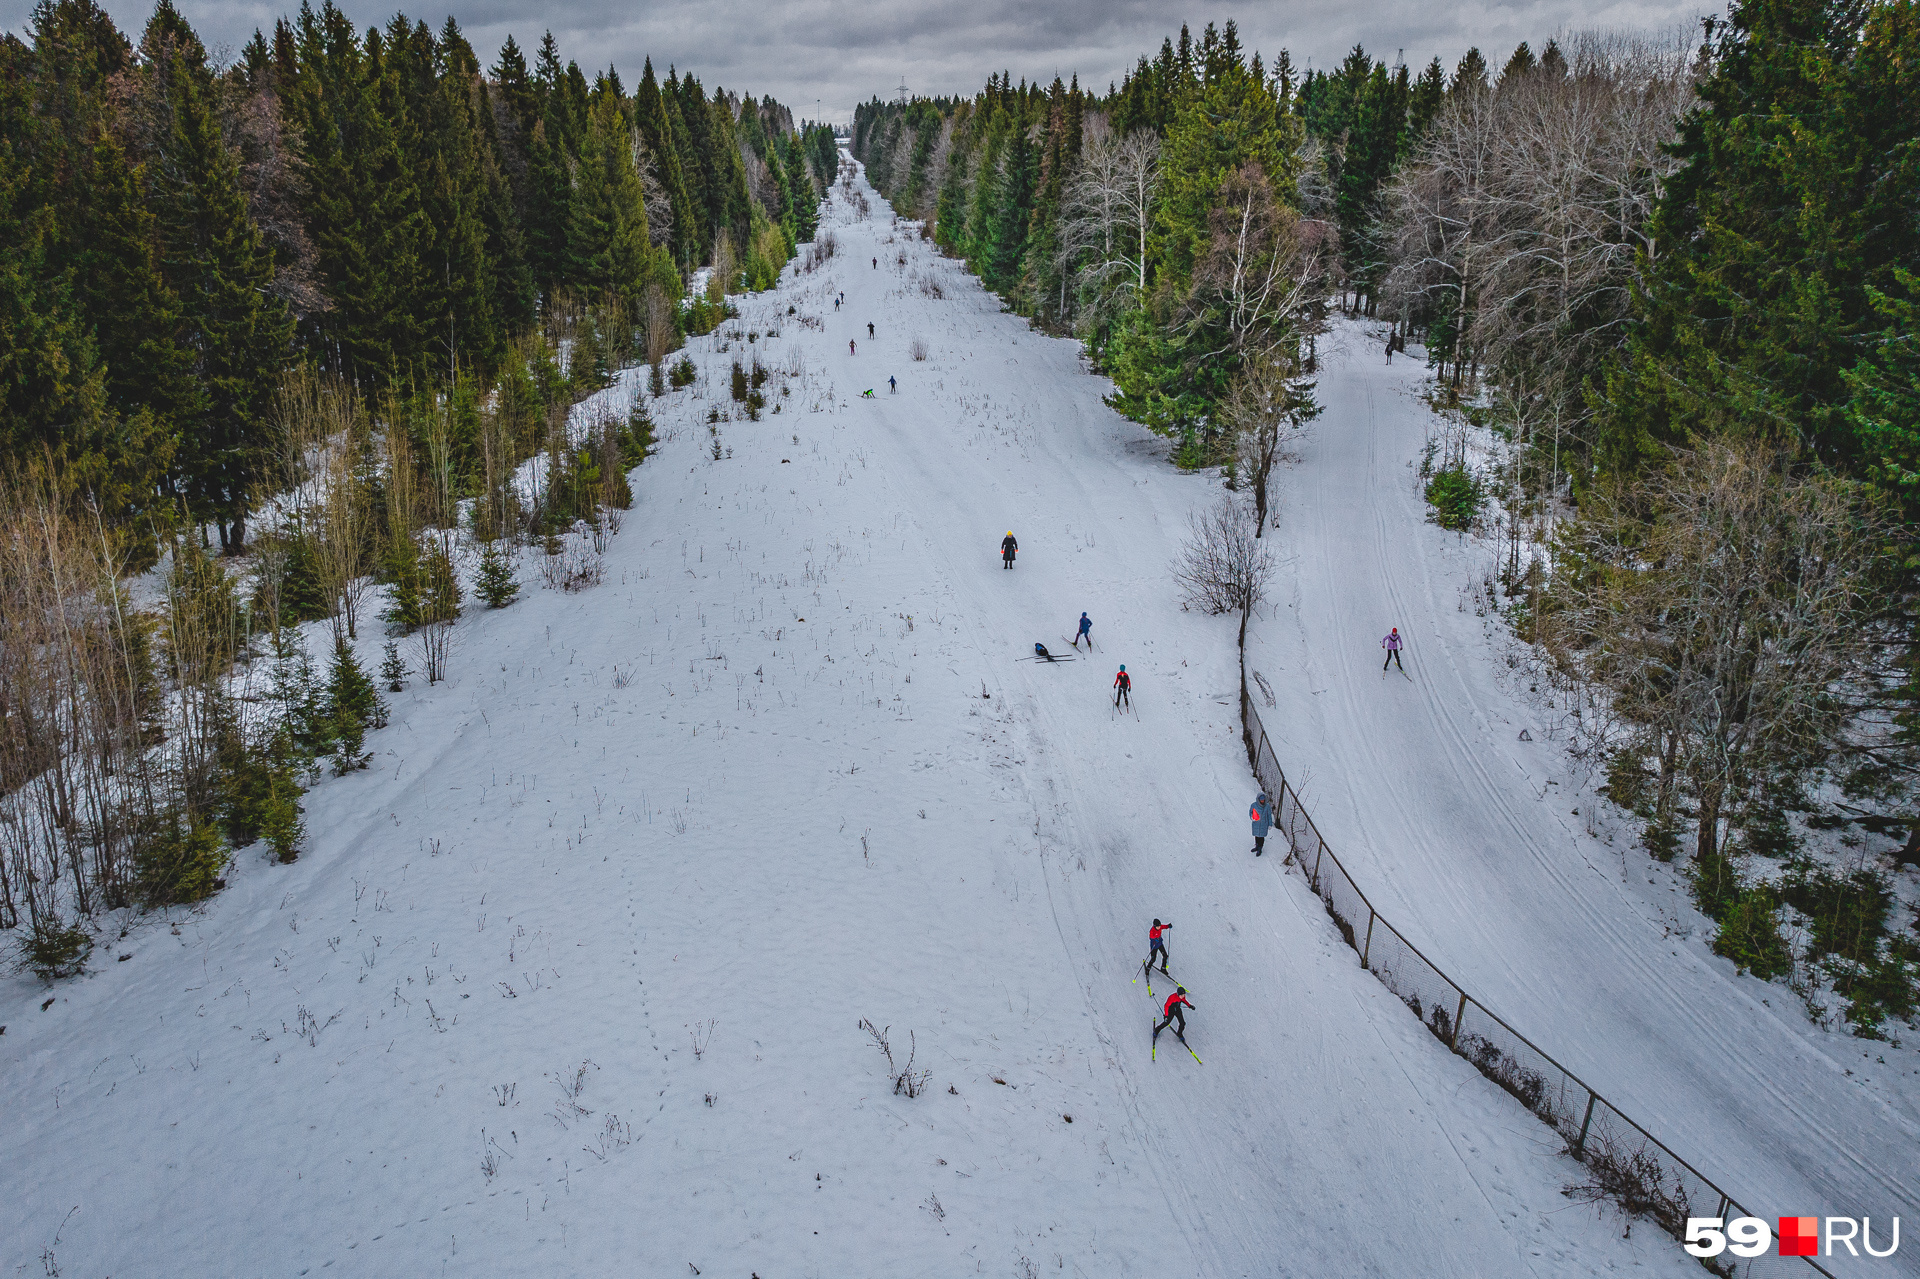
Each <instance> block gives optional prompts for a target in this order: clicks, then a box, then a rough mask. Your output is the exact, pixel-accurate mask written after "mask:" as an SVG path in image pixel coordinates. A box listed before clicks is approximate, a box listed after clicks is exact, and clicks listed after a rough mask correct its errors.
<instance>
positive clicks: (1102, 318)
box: [853, 0, 1920, 1034]
mask: <svg viewBox="0 0 1920 1279" xmlns="http://www.w3.org/2000/svg"><path fill="white" fill-rule="evenodd" d="M1916 68H1920V6H1916V5H1915V4H1913V3H1911V2H1910V0H1909V2H1894V3H1877V4H1866V5H1859V4H1847V3H1839V2H1837V0H1743V2H1741V3H1736V4H1735V5H1733V6H1732V9H1731V12H1730V14H1729V16H1728V17H1727V19H1726V20H1724V21H1715V22H1708V23H1706V24H1705V25H1704V27H1703V29H1702V30H1701V31H1700V32H1699V33H1697V34H1696V35H1694V36H1691V37H1688V36H1684V35H1682V36H1668V37H1662V38H1651V37H1640V36H1634V35H1621V34H1609V35H1566V34H1563V35H1561V36H1559V37H1557V38H1555V39H1550V40H1548V41H1546V42H1545V43H1544V45H1542V46H1540V47H1539V48H1537V49H1536V48H1534V47H1532V46H1530V45H1529V44H1521V45H1520V46H1519V47H1518V48H1516V49H1514V50H1513V51H1512V53H1511V54H1510V55H1508V56H1507V57H1506V58H1505V59H1504V60H1495V61H1491V62H1490V61H1489V60H1488V58H1487V57H1486V56H1484V55H1483V54H1482V53H1481V52H1480V51H1479V50H1470V51H1469V52H1468V53H1467V54H1466V55H1465V56H1464V57H1463V58H1461V59H1460V60H1459V61H1458V63H1457V64H1456V65H1454V66H1453V67H1452V68H1451V69H1449V68H1447V67H1445V66H1444V65H1443V64H1442V63H1441V62H1440V61H1438V60H1437V59H1436V60H1434V61H1431V62H1429V63H1428V64H1427V65H1426V66H1425V67H1424V68H1419V69H1415V68H1413V67H1410V66H1407V65H1405V64H1402V63H1400V62H1398V61H1397V60H1396V62H1395V63H1394V64H1392V65H1389V64H1388V63H1386V62H1385V61H1384V60H1381V59H1378V58H1375V57H1373V56H1372V55H1370V54H1368V53H1367V51H1366V50H1365V49H1363V48H1360V47H1358V46H1356V47H1355V48H1354V49H1353V50H1352V52H1351V53H1350V54H1349V55H1348V56H1347V57H1346V58H1345V59H1344V60H1343V61H1342V62H1340V63H1339V64H1338V65H1337V66H1335V67H1333V68H1331V69H1329V70H1324V71H1319V70H1314V71H1307V72H1305V73H1302V72H1301V71H1300V70H1299V68H1298V67H1297V66H1296V65H1295V63H1294V60H1293V58H1292V57H1291V55H1290V54H1289V53H1288V52H1287V51H1286V50H1281V51H1279V52H1278V53H1277V54H1275V55H1273V56H1272V57H1271V58H1270V59H1263V57H1262V55H1261V54H1260V53H1259V52H1257V51H1249V50H1247V49H1246V48H1244V47H1243V46H1242V43H1241V40H1240V37H1239V34H1238V32H1237V31H1236V29H1235V27H1234V24H1233V23H1231V22H1229V23H1227V24H1226V25H1225V26H1224V27H1221V28H1216V27H1214V26H1212V25H1209V26H1208V27H1207V28H1206V30H1205V31H1204V32H1203V33H1202V34H1201V36H1200V37H1199V38H1198V39H1195V38H1194V37H1193V36H1192V35H1191V34H1190V33H1189V32H1188V31H1187V30H1186V29H1185V28H1182V30H1181V32H1180V34H1179V36H1178V38H1177V39H1172V38H1170V39H1168V40H1166V41H1165V42H1163V43H1162V45H1161V47H1160V49H1159V51H1158V53H1157V54H1156V55H1154V56H1152V57H1145V56H1143V57H1141V58H1140V59H1139V61H1138V63H1137V64H1136V66H1135V67H1134V69H1133V70H1132V71H1131V72H1129V73H1128V74H1127V75H1126V76H1125V77H1124V78H1123V79H1122V80H1121V81H1120V82H1119V83H1118V84H1117V85H1109V87H1108V89H1107V91H1106V92H1105V93H1104V94H1101V93H1097V92H1090V91H1088V90H1085V89H1083V88H1082V87H1081V86H1080V84H1079V83H1078V81H1077V79H1076V80H1073V81H1070V82H1067V83H1062V82H1061V81H1060V80H1058V79H1055V80H1054V81H1053V82H1052V83H1051V84H1048V85H1042V84H1040V83H1038V82H1033V83H1029V82H1026V81H1021V82H1019V83H1015V82H1014V81H1013V79H1012V78H1011V77H1010V76H1008V75H995V76H992V77H990V78H989V79H988V81H987V83H986V85H985V87H984V88H983V89H982V90H981V92H980V93H979V94H977V95H975V96H974V97H972V98H967V99H958V100H955V99H914V100H911V101H906V102H883V101H881V100H879V99H877V98H876V99H874V100H873V101H870V102H868V103H866V104H865V105H863V106H861V107H860V108H859V109H858V111H857V113H856V117H855V123H854V136H853V146H854V152H855V154H856V156H857V157H858V158H859V159H861V160H863V161H864V162H865V163H866V165H867V168H868V174H869V176H870V177H871V178H872V180H873V182H874V184H875V185H876V186H877V187H878V188H879V189H880V190H881V191H882V192H883V193H884V194H886V195H887V196H888V197H889V198H890V199H891V200H892V201H893V202H894V204H895V207H896V208H897V209H899V210H900V211H901V213H902V214H903V215H910V216H913V217H915V218H919V219H924V225H925V233H926V234H927V235H929V236H931V237H932V238H933V239H934V240H936V241H937V242H938V243H939V245H940V246H941V247H942V248H943V249H944V250H946V251H947V252H949V253H951V254H954V255H956V256H959V257H961V258H964V259H965V261H966V264H967V266H968V268H969V269H970V270H971V271H973V272H974V273H975V274H977V275H978V276H979V277H980V278H981V280H982V281H983V282H985V284H986V285H987V286H988V287H989V288H991V289H993V290H994V291H996V292H997V293H999V294H1000V295H1001V297H1002V298H1003V299H1004V300H1005V302H1006V305H1007V306H1008V307H1009V308H1010V309H1012V310H1014V311H1016V312H1018V313H1020V314H1022V315H1026V316H1028V317H1030V318H1031V320H1032V322H1033V323H1034V324H1035V325H1036V326H1039V327H1041V328H1044V329H1046V330H1048V331H1050V332H1056V333H1072V334H1075V335H1077V336H1079V337H1080V338H1082V339H1083V340H1084V342H1085V344H1086V349H1087V352H1088V355H1089V357H1090V358H1091V360H1092V361H1093V363H1094V366H1095V368H1096V369H1097V370H1098V371H1099V372H1101V373H1103V374H1105V375H1106V376H1107V377H1109V378H1111V379H1112V381H1113V383H1114V387H1115V389H1114V392H1113V394H1112V395H1111V397H1110V403H1112V405H1113V406H1114V407H1115V408H1116V409H1118V410H1119V411H1120V412H1122V413H1124V414H1126V415H1127V416H1129V417H1132V418H1134V419H1136V420H1138V421H1140V422H1143V423H1145V424H1147V425H1148V426H1151V427H1153V428H1154V429H1156V430H1158V431H1161V432H1163V433H1165V434H1167V435H1169V436H1171V437H1172V438H1173V440H1174V457H1175V460H1176V461H1177V462H1179V463H1180V464H1181V465H1184V466H1188V467H1220V468H1221V469H1222V472H1223V474H1224V476H1225V478H1226V481H1227V483H1228V485H1229V486H1230V487H1236V488H1245V489H1248V490H1250V493H1251V497H1252V499H1253V501H1254V503H1255V504H1257V506H1258V514H1259V516H1260V519H1261V527H1262V528H1263V529H1264V528H1266V527H1267V525H1268V521H1267V516H1268V513H1269V512H1268V477H1269V473H1270V471H1271V469H1272V467H1273V463H1274V459H1275V455H1276V452H1277V451H1278V450H1279V449H1280V448H1282V447H1283V445H1282V444H1281V443H1280V438H1279V437H1284V436H1285V435H1286V434H1287V433H1288V432H1291V431H1292V430H1294V429H1295V428H1297V427H1299V426H1301V425H1302V424H1304V423H1305V422H1307V421H1308V420H1309V419H1311V418H1312V417H1314V416H1315V414H1316V413H1317V407H1316V405H1315V402H1314V396H1313V388H1314V381H1313V379H1314V376H1315V371H1316V364H1317V354H1318V351H1319V345H1320V343H1321V341H1322V339H1323V337H1324V335H1325V334H1326V333H1327V331H1328V327H1329V324H1330V321H1331V320H1332V319H1333V317H1334V316H1335V315H1336V314H1339V313H1344V314H1345V315H1346V316H1347V317H1349V318H1352V319H1356V320H1362V321H1371V322H1372V324H1371V331H1372V332H1373V333H1375V334H1376V337H1375V338H1374V340H1375V341H1377V342H1379V343H1380V347H1381V348H1384V349H1385V350H1386V353H1387V358H1391V353H1392V350H1393V348H1395V347H1397V346H1398V345H1399V344H1401V343H1404V342H1406V341H1408V340H1414V341H1418V342H1420V343H1422V344H1424V347H1425V351H1426V357H1427V360H1428V362H1429V364H1430V366H1431V369H1432V374H1433V376H1432V382H1431V387H1432V389H1431V396H1432V402H1433V407H1434V410H1435V414H1436V419H1435V420H1436V430H1435V434H1434V437H1433V439H1432V441H1431V445H1430V447H1429V449H1428V455H1427V456H1426V457H1425V458H1424V459H1422V462H1421V478H1422V482H1423V483H1424V484H1425V486H1426V492H1427V497H1428V500H1429V501H1430V502H1431V503H1432V504H1433V508H1434V510H1433V516H1434V518H1435V520H1436V521H1437V522H1439V523H1441V524H1442V525H1443V526H1445V527H1449V528H1457V529H1461V530H1463V531H1464V530H1467V529H1474V530H1477V531H1478V532H1479V533H1480V534H1481V535H1482V536H1483V537H1485V538H1486V539H1487V540H1488V541H1489V543H1490V545H1491V546H1493V547H1496V548H1498V554H1497V557H1496V558H1497V565H1498V566H1497V568H1496V569H1490V570H1489V572H1488V574H1487V577H1486V580H1485V581H1484V582H1483V583H1479V584H1476V588H1475V589H1476V590H1477V591H1478V592H1479V593H1480V595H1481V597H1482V603H1481V605H1480V607H1482V608H1483V609H1485V610H1486V611H1487V612H1489V613H1497V614H1499V615H1500V616H1502V617H1503V618H1504V619H1505V620H1506V622H1507V623H1508V624H1509V625H1510V626H1511V628H1512V630H1513V631H1514V633H1515V634H1516V635H1517V636H1518V637H1519V638H1520V639H1521V640H1522V641H1524V642H1526V643H1527V644H1530V645H1531V646H1532V649H1533V652H1534V654H1535V659H1536V660H1537V661H1539V662H1540V663H1541V665H1542V668H1543V670H1544V671H1545V672H1546V674H1545V675H1543V677H1542V678H1543V679H1544V680H1547V681H1548V682H1549V683H1550V685H1551V687H1552V688H1553V689H1554V690H1555V695H1556V696H1557V697H1560V698H1563V699H1564V700H1565V705H1566V706H1567V707H1569V708H1574V710H1575V713H1576V714H1577V715H1579V716H1583V717H1584V721H1583V723H1584V728H1585V730H1586V732H1587V734H1588V740H1589V741H1591V742H1592V743H1593V745H1592V747H1591V750H1592V757H1593V763H1594V766H1595V767H1596V768H1603V769H1604V770H1605V773H1606V778H1607V790H1608V791H1609V793H1610V794H1611V797H1612V798H1613V799H1614V801H1615V802H1617V803H1618V804H1620V805H1622V806H1623V807H1625V808H1627V809H1629V810H1631V811H1632V812H1633V813H1634V814H1636V815H1637V817H1638V818H1639V819H1641V820H1642V821H1643V823H1644V832H1645V833H1644V844H1645V847H1646V848H1647V850H1648V851H1649V852H1651V853H1652V855H1653V856H1655V857H1657V858H1659V859H1661V860H1663V861H1673V860H1675V859H1677V858H1682V857H1684V858H1686V859H1687V862H1688V869H1689V873H1690V876H1691V881H1692V884H1693V886H1694V896H1695V900H1696V901H1697V902H1698V904H1699V905H1700V907H1701V909H1702V910H1704V911H1705V912H1706V913H1707V914H1708V915H1709V916H1710V917H1711V918H1712V919H1713V920H1715V921H1716V925H1717V928H1718V930H1719V937H1718V940H1717V941H1716V943H1715V944H1716V948H1717V949H1719V950H1720V952H1721V953H1722V954H1724V955H1727V956H1729V957H1731V958H1733V959H1734V960H1735V962H1736V963H1738V964H1740V965H1741V966H1742V967H1745V968H1749V969H1751V970H1752V971H1754V972H1756V973H1758V974H1760V975H1762V976H1783V977H1787V978H1788V979H1789V980H1791V981H1793V982H1794V984H1795V985H1796V987H1798V988H1800V989H1801V990H1802V991H1803V993H1805V994H1806V995H1807V997H1808V999H1809V1002H1810V1003H1812V1002H1816V1001H1817V1000H1819V999H1821V998H1823V997H1824V996H1823V995H1822V994H1821V992H1822V991H1832V992H1834V993H1837V994H1839V995H1840V996H1842V997H1843V998H1844V999H1846V1000H1847V1001H1848V1006H1849V1009H1850V1011H1849V1012H1848V1016H1849V1018H1850V1019H1851V1021H1852V1022H1853V1024H1854V1026H1855V1028H1856V1029H1857V1030H1859V1031H1861V1032H1862V1033H1867V1034H1873V1033H1877V1029H1876V1028H1877V1026H1878V1025H1879V1023H1880V1020H1881V1019H1882V1018H1883V1017H1884V1016H1887V1015H1889V1014H1892V1015H1898V1016H1909V1015H1911V1014H1912V1013H1913V1012H1914V1011H1915V1008H1916V995H1915V992H1916V986H1915V978H1916V974H1917V973H1920V935H1916V934H1915V932H1914V931H1913V929H1912V927H1910V926H1909V923H1908V922H1906V917H1907V916H1908V914H1909V912H1908V911H1907V910H1905V909H1903V908H1901V907H1900V906H1899V905H1898V904H1897V903H1896V901H1895V894H1894V892H1893V887H1892V878H1891V877H1892V876H1893V874H1895V873H1896V872H1897V871H1898V870H1899V868H1901V867H1903V866H1911V865H1915V864H1920V821H1916V820H1915V818H1914V812H1915V791H1914V784H1913V782H1914V778H1915V775H1916V774H1915V770H1916V767H1920V754H1917V753H1916V750H1915V747H1916V744H1917V743H1916V739H1915V731H1916V728H1920V673H1917V672H1916V666H1915V662H1914V657H1913V653H1914V640H1915V613H1914V605H1915V597H1914V591H1913V586H1914V580H1913V571H1914V569H1915V568H1916V566H1920V560H1917V559H1916V553H1917V548H1916V542H1915V537H1914V530H1915V517H1916V515H1920V505H1916V503H1920V330H1917V329H1916V312H1915V305H1916V301H1917V300H1920V214H1916V210H1920V126H1917V125H1916V121H1920V71H1916ZM1354 331H1355V330H1353V329H1348V330H1347V332H1349V333H1352V332H1354ZM1362 331H1364V330H1362ZM1790 938H1791V939H1793V940H1792V941H1791V944H1790V941H1789V939H1790Z"/></svg>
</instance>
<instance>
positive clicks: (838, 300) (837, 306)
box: [833, 298, 840, 311]
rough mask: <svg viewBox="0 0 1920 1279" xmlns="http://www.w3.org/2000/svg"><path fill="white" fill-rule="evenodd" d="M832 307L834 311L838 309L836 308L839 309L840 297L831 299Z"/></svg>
mask: <svg viewBox="0 0 1920 1279" xmlns="http://www.w3.org/2000/svg"><path fill="white" fill-rule="evenodd" d="M833 309H834V310H836V311H838V310H839V309H840V299H839V298H835V299H834V300H833Z"/></svg>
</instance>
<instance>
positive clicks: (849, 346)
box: [847, 338, 853, 355]
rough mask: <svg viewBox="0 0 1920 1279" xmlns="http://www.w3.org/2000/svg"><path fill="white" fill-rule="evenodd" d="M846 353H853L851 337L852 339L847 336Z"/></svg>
mask: <svg viewBox="0 0 1920 1279" xmlns="http://www.w3.org/2000/svg"><path fill="white" fill-rule="evenodd" d="M847 354H848V355H852V354H853V339H852V338H848V339H847Z"/></svg>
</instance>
